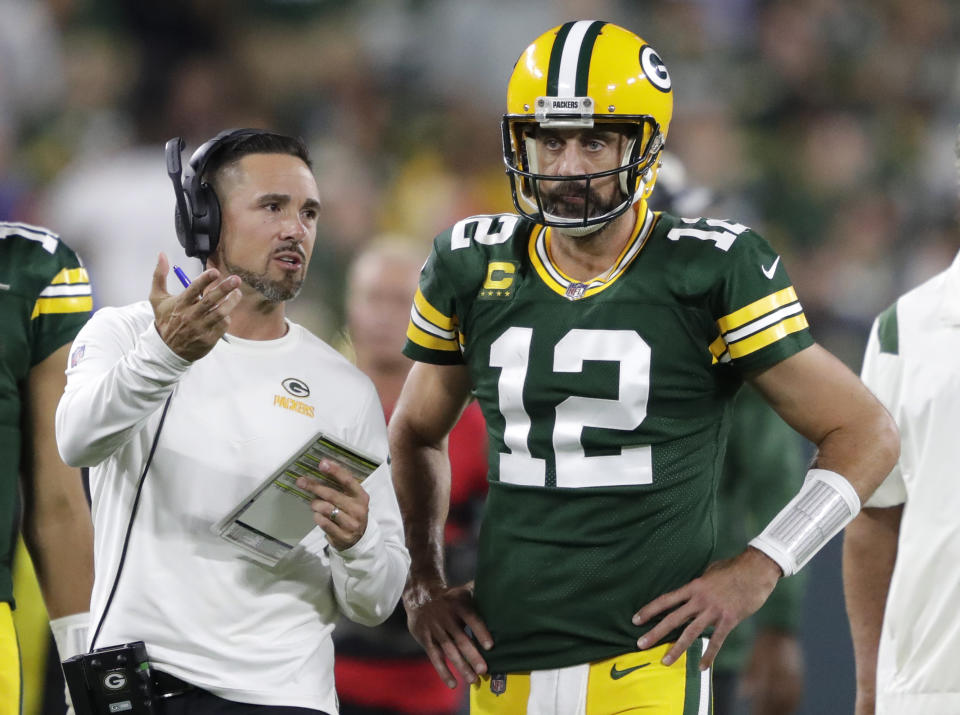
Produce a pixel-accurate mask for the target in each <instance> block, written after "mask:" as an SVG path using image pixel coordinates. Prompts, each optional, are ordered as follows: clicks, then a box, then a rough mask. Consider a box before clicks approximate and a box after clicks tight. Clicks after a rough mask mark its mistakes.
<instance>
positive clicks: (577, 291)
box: [564, 283, 587, 300]
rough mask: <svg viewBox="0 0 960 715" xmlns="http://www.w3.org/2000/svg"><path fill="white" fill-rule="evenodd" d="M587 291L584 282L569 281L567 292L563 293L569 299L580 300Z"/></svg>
mask: <svg viewBox="0 0 960 715" xmlns="http://www.w3.org/2000/svg"><path fill="white" fill-rule="evenodd" d="M586 292H587V286H586V284H584V283H571V284H570V285H568V286H567V292H566V293H565V294H564V295H565V296H566V297H567V298H568V299H570V300H580V299H581V298H583V294H584V293H586Z"/></svg>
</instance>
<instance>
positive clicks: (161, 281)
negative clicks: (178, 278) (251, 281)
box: [150, 253, 241, 361]
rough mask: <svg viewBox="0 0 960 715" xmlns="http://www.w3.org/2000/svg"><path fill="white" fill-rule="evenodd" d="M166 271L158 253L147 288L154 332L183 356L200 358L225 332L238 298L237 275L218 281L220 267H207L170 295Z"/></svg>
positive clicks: (164, 260)
mask: <svg viewBox="0 0 960 715" xmlns="http://www.w3.org/2000/svg"><path fill="white" fill-rule="evenodd" d="M169 272H170V264H169V263H168V261H167V257H166V256H165V255H164V254H162V253H161V254H160V255H159V256H158V257H157V267H156V268H155V269H154V271H153V284H152V286H151V288H150V304H151V305H152V306H153V315H154V318H155V319H156V325H157V332H159V333H160V337H161V338H163V342H165V343H166V344H167V346H168V347H169V348H170V349H171V350H173V352H175V353H176V354H177V355H179V356H180V357H182V358H183V359H184V360H191V361H192V360H199V359H200V358H202V357H203V356H204V355H206V354H207V353H208V352H210V351H211V350H212V349H213V346H214V345H216V344H217V341H218V340H219V339H220V338H221V337H223V334H224V333H225V332H227V327H228V326H229V324H230V313H231V312H232V311H233V309H234V308H236V307H237V304H238V303H239V302H240V297H241V295H240V288H239V286H240V278H239V277H237V276H227V277H226V278H224V279H223V280H221V281H219V282H217V279H218V278H219V277H220V271H218V270H217V269H216V268H210V269H208V270H206V271H204V272H203V273H201V274H200V275H199V276H197V278H196V280H195V281H193V283H192V284H191V285H190V286H189V287H188V288H187V289H186V290H184V291H183V293H181V294H180V295H176V296H173V295H170V294H169V293H168V292H167V274H168V273H169ZM208 289H209V290H208Z"/></svg>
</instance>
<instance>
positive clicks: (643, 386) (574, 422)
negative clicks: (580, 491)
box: [490, 327, 653, 488]
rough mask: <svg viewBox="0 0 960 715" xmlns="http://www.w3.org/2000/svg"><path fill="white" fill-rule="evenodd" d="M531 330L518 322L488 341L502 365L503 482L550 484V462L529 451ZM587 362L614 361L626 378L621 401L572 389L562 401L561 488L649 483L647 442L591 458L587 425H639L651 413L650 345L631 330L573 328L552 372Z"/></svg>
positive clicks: (556, 430) (558, 426)
mask: <svg viewBox="0 0 960 715" xmlns="http://www.w3.org/2000/svg"><path fill="white" fill-rule="evenodd" d="M533 332H534V329H533V328H521V327H512V328H509V329H508V330H507V331H506V332H505V333H503V335H501V336H500V337H499V338H497V339H496V340H495V341H494V342H493V343H492V344H491V346H490V366H491V367H499V368H501V372H500V379H499V381H498V383H497V393H498V399H499V407H500V413H501V414H502V415H503V419H504V430H503V443H504V445H505V446H506V447H507V449H509V450H510V452H509V453H501V454H500V481H502V482H506V483H509V484H522V485H525V486H541V487H542V486H545V485H546V460H545V459H540V458H537V457H533V456H532V455H531V454H530V447H529V436H530V429H531V421H530V415H529V414H528V413H527V411H526V409H525V408H524V404H523V389H524V385H525V384H526V381H527V375H528V371H529V368H530V344H531V342H532V340H533ZM587 360H597V361H608V362H616V363H619V365H620V380H619V385H618V388H617V397H616V399H606V398H598V397H583V396H579V395H570V396H569V397H567V398H566V399H565V400H564V401H563V402H561V403H560V404H559V405H557V407H556V414H555V420H554V427H553V439H552V442H553V444H552V447H553V454H554V459H555V463H556V475H557V486H558V487H566V488H580V487H609V486H628V485H636V484H650V483H651V482H652V481H653V465H652V460H651V450H650V446H649V445H643V446H637V447H622V448H621V450H620V454H605V455H594V456H587V454H586V453H585V451H584V447H583V429H584V427H599V428H606V429H616V430H633V429H636V428H637V427H639V426H640V423H641V422H643V420H644V418H645V417H646V416H647V400H648V398H649V395H650V346H649V345H647V343H646V342H644V340H643V338H641V337H640V335H639V334H638V333H637V332H636V331H633V330H587V329H573V330H570V331H568V332H567V334H566V335H564V336H563V338H561V339H560V341H559V342H558V343H557V344H556V346H554V350H553V372H554V373H557V374H560V373H563V374H569V375H571V377H570V386H571V387H573V386H575V385H576V384H577V379H576V377H575V376H574V375H575V374H576V373H582V372H583V363H584V361H587Z"/></svg>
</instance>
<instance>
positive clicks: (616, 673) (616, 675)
mask: <svg viewBox="0 0 960 715" xmlns="http://www.w3.org/2000/svg"><path fill="white" fill-rule="evenodd" d="M648 665H650V664H649V663H641V664H640V665H635V666H633V667H632V668H624V669H623V670H617V664H616V663H614V664H613V665H611V666H610V677H611V678H613V679H614V680H620V678H622V677H623V676H625V675H629V674H630V673H632V672H633V671H635V670H640V668H646V667H647V666H648Z"/></svg>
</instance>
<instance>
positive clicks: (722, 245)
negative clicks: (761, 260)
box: [667, 218, 750, 251]
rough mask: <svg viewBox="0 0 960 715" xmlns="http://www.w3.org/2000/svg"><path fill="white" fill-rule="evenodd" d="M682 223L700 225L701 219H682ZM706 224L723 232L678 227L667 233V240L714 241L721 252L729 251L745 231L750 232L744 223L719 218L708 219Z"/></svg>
mask: <svg viewBox="0 0 960 715" xmlns="http://www.w3.org/2000/svg"><path fill="white" fill-rule="evenodd" d="M681 221H683V222H684V223H699V222H700V221H701V219H695V218H685V219H681ZM706 224H707V225H708V226H712V227H713V228H714V229H721V230H719V231H718V230H710V229H703V228H692V227H689V226H678V227H677V228H672V229H670V231H668V232H667V238H669V239H670V240H671V241H679V240H680V239H681V238H698V239H700V240H701V241H713V242H714V244H716V246H717V248H719V249H720V250H721V251H729V250H730V246H732V245H733V242H734V241H736V240H737V236H739V235H740V234H741V233H743V232H744V231H749V230H750V227H749V226H744V225H743V224H742V223H730V222H729V221H721V220H720V219H717V218H708V219H706Z"/></svg>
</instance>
